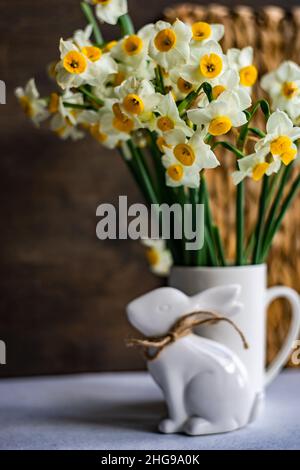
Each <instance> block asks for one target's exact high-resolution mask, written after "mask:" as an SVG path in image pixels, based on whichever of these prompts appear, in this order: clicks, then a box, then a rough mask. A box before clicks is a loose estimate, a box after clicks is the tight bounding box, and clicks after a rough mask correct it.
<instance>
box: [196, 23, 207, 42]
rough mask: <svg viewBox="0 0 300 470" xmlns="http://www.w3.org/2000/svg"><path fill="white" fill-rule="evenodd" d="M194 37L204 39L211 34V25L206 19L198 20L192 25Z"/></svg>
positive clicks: (197, 39) (199, 39)
mask: <svg viewBox="0 0 300 470" xmlns="http://www.w3.org/2000/svg"><path fill="white" fill-rule="evenodd" d="M192 33H193V39H194V40H195V41H203V39H207V38H209V37H210V36H211V26H210V25H209V24H208V23H205V22H204V21H197V23H194V24H193V25H192Z"/></svg>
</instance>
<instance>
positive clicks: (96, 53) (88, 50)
mask: <svg viewBox="0 0 300 470" xmlns="http://www.w3.org/2000/svg"><path fill="white" fill-rule="evenodd" d="M81 52H82V54H83V55H85V56H86V57H87V58H88V59H89V60H91V61H92V62H97V60H99V59H100V57H101V55H102V52H101V49H99V47H94V46H87V47H84V48H83V49H82V50H81Z"/></svg>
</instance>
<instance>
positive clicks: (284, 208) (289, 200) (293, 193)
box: [261, 175, 300, 261]
mask: <svg viewBox="0 0 300 470" xmlns="http://www.w3.org/2000/svg"><path fill="white" fill-rule="evenodd" d="M299 189H300V175H299V176H298V177H297V178H296V180H295V181H294V183H293V185H292V187H291V189H290V191H289V193H288V195H287V196H286V198H285V200H284V201H283V204H282V207H281V210H280V212H279V215H278V217H277V219H276V220H275V221H274V223H273V225H272V229H271V231H270V233H269V234H268V238H267V239H266V241H265V246H264V250H263V253H262V256H261V259H262V261H263V260H265V259H266V257H267V255H268V253H269V250H270V248H271V245H272V241H273V238H274V237H275V235H276V233H277V231H278V230H279V228H280V225H281V222H282V220H283V218H284V216H285V214H286V212H287V210H288V208H289V207H290V205H291V204H292V202H293V200H294V198H295V196H296V195H297V192H298V190H299Z"/></svg>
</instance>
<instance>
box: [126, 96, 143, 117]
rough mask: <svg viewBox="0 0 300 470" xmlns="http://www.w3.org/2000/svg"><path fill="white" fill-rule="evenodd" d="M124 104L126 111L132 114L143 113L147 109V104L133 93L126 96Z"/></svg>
mask: <svg viewBox="0 0 300 470" xmlns="http://www.w3.org/2000/svg"><path fill="white" fill-rule="evenodd" d="M123 106H124V109H125V111H127V113H130V114H141V113H142V112H143V111H144V109H145V105H144V103H143V101H142V100H141V98H140V97H139V96H138V95H135V94H133V93H130V94H129V95H127V96H125V98H124V100H123Z"/></svg>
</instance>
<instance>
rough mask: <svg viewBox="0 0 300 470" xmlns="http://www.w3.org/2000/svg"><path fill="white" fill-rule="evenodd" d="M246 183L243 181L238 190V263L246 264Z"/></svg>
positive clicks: (239, 264) (238, 264) (240, 264)
mask: <svg viewBox="0 0 300 470" xmlns="http://www.w3.org/2000/svg"><path fill="white" fill-rule="evenodd" d="M244 236H245V185H244V182H243V181H241V182H240V183H239V184H238V186H237V191H236V265H237V266H242V265H243V264H244Z"/></svg>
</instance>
